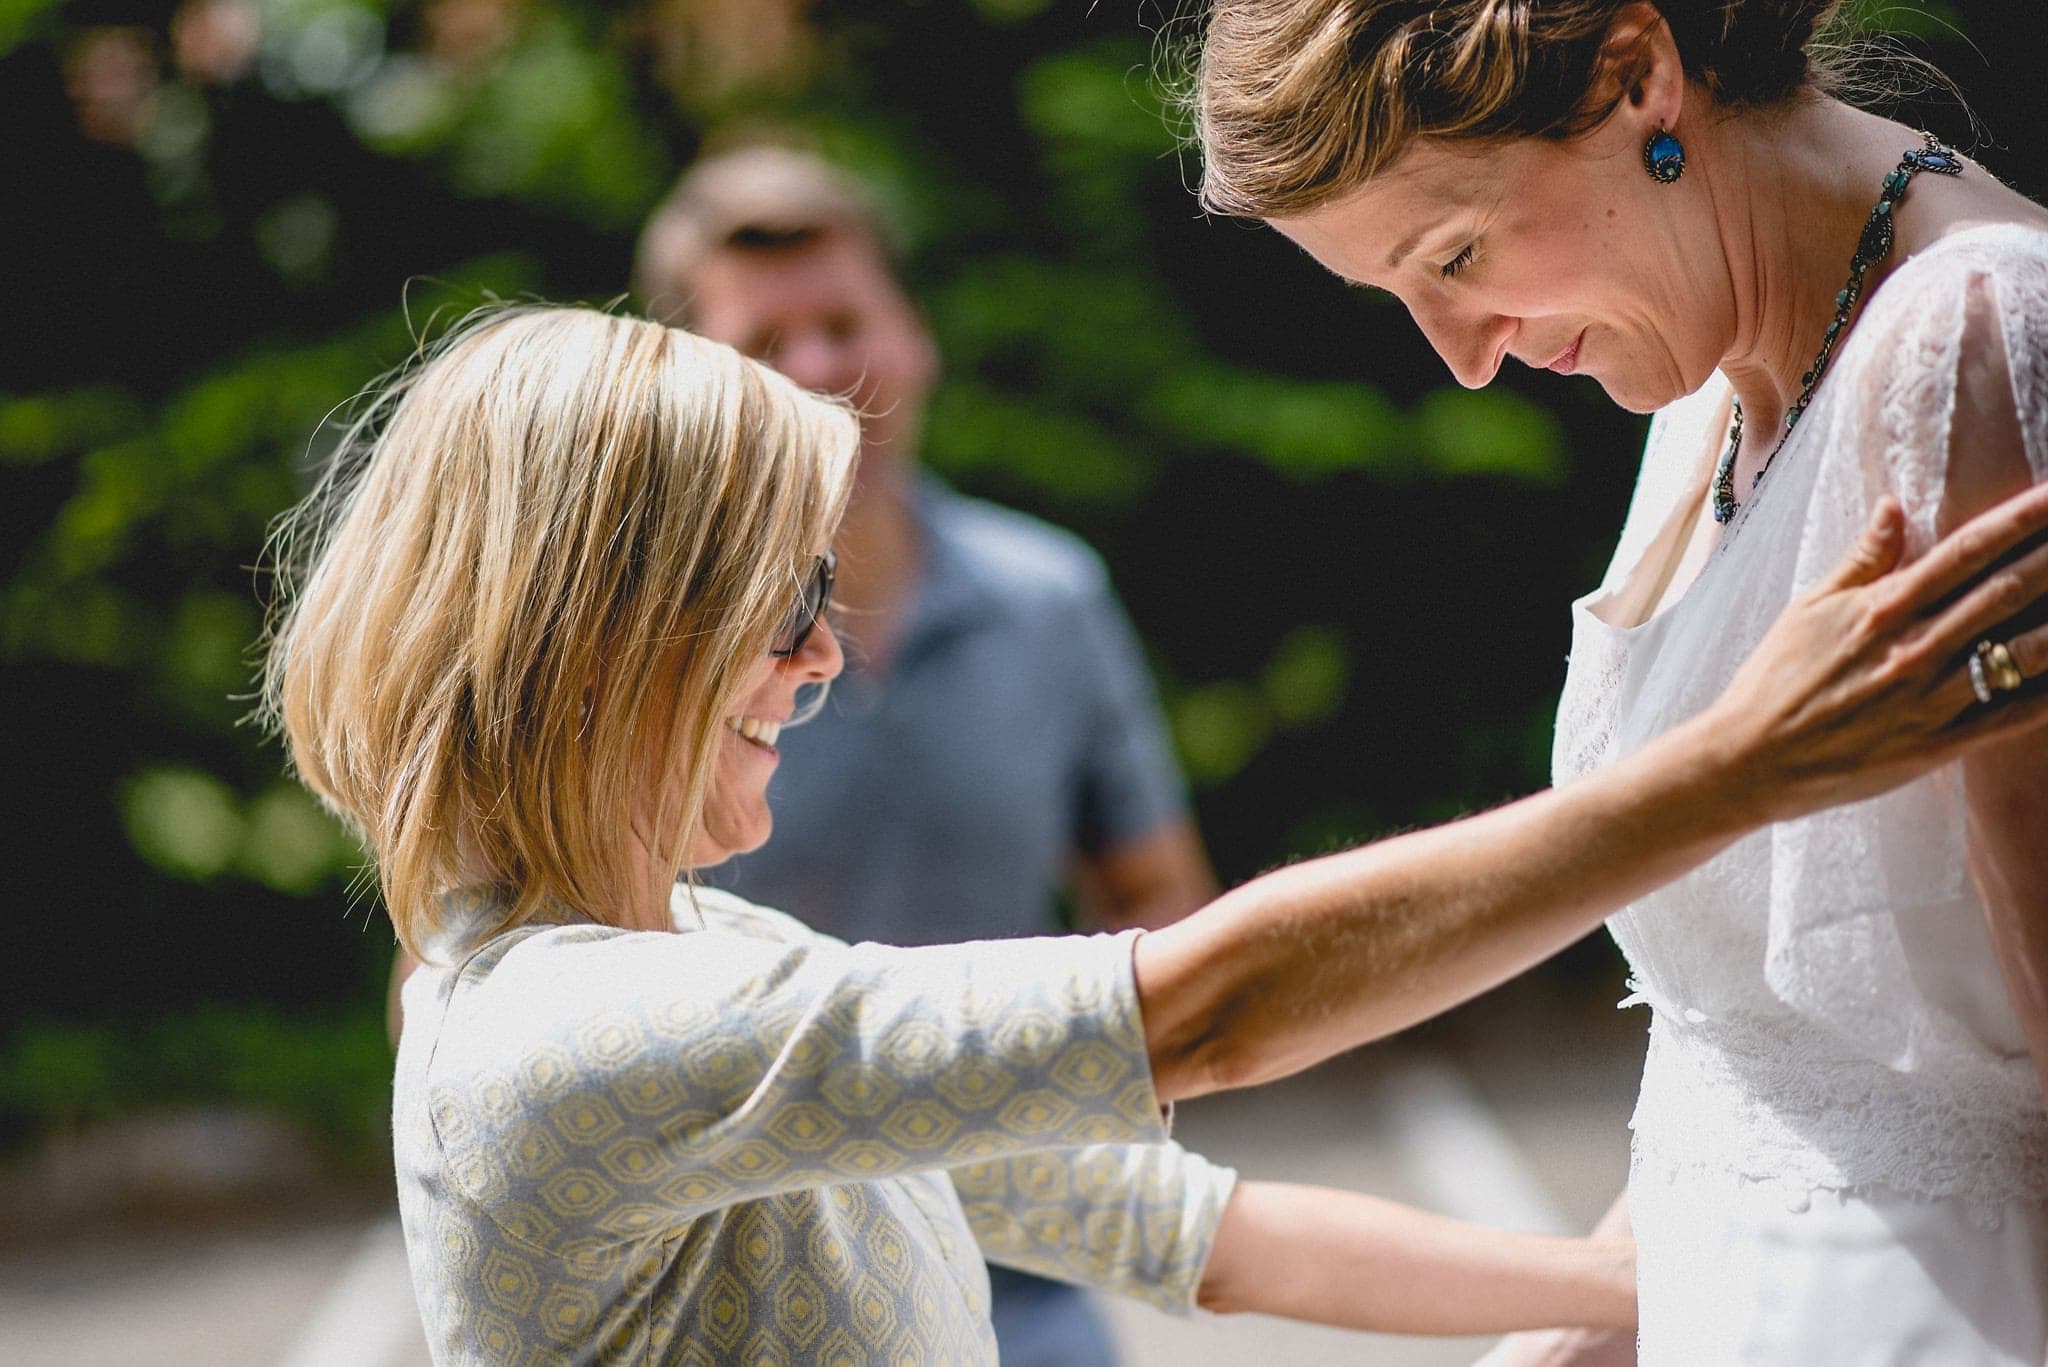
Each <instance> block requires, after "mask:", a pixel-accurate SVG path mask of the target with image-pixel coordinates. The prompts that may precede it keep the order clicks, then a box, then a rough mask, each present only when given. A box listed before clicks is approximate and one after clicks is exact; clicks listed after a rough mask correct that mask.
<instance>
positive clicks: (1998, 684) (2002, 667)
mask: <svg viewBox="0 0 2048 1367" xmlns="http://www.w3.org/2000/svg"><path fill="white" fill-rule="evenodd" d="M1972 660H1973V661H1974V662H1975V663H1976V664H1977V668H1976V669H1973V670H1971V671H1970V672H1971V677H1972V682H1974V681H1975V678H1976V675H1977V673H1978V671H1979V670H1981V671H1982V673H1983V678H1984V682H1985V684H1986V685H1987V688H1988V691H1990V692H1992V693H2011V692H2014V691H2015V690H2017V689H2018V688H2019V687H2020V685H2022V684H2024V683H2025V682H2026V681H2027V676H2026V675H2024V674H2022V673H2020V667H2019V665H2017V664H2015V663H2014V662H2013V658H2012V651H2011V650H2009V649H2007V647H2006V644H2005V642H2003V641H1979V642H1977V649H1976V652H1975V654H1974V655H1973V656H1972ZM1987 701H1988V700H1987Z"/></svg>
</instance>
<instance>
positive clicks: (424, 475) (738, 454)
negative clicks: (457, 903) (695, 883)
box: [263, 306, 859, 957]
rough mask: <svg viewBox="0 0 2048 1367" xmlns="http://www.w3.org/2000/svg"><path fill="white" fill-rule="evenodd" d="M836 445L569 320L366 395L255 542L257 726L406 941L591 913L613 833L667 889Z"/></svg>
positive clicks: (480, 333) (459, 346)
mask: <svg viewBox="0 0 2048 1367" xmlns="http://www.w3.org/2000/svg"><path fill="white" fill-rule="evenodd" d="M858 446H859V432H858V428H857V426H856V424H855V421H854V418H853V416H852V414H851V413H849V412H848V411H847V410H846V409H845V408H844V407H843V406H842V405H839V404H837V403H834V402H833V401H831V400H829V399H823V398H818V397H816V396H814V395H810V394H807V393H805V392H804V391H802V390H800V389H798V388H797V387H796V386H795V385H793V384H791V383H790V382H789V381H787V380H785V379H783V378H782V377H781V376H779V375H777V374H775V373H774V372H773V371H771V370H769V369H768V368H767V367H766V366H762V365H759V364H756V363H755V362H753V361H749V360H747V359H746V358H745V357H743V356H741V355H739V354H738V353H737V352H735V351H733V350H732V349H731V348H729V347H724V346H720V345H718V344H716V343H713V342H708V341H705V340H704V339H702V338H700V337H694V336H692V335H690V334H689V333H687V332H682V331H679V330H676V329H673V328H666V327H662V326H660V325H658V324H654V323H647V322H642V321H639V320H637V319H631V318H621V317H616V316H613V315H610V314H604V313H599V312H596V311H594V310H591V309H582V308H560V307H548V306H520V307H512V308H498V309H492V310H489V311H486V312H484V313H482V314H480V315H478V316H476V317H474V318H472V319H471V320H469V321H467V322H466V323H464V324H462V325H460V326H458V327H457V328H456V329H455V330H454V331H453V332H452V333H451V334H450V335H449V336H447V337H446V338H444V339H443V340H442V341H441V342H440V343H439V344H438V345H437V346H436V347H435V348H433V349H432V351H431V352H430V353H429V354H428V355H427V356H426V357H425V359H424V360H423V361H422V362H421V363H419V364H418V365H417V366H415V367H414V368H412V369H411V370H410V371H409V372H407V373H405V374H403V375H401V376H400V377H399V378H398V379H397V380H395V381H393V382H392V383H390V384H388V385H386V386H384V387H383V388H382V389H381V390H380V391H378V392H377V393H376V394H375V395H374V397H373V399H372V401H371V402H370V403H369V405H368V406H367V410H366V411H365V412H364V414H363V415H362V416H361V418H360V419H359V420H358V421H357V422H356V423H355V424H354V425H353V427H352V428H351V429H350V431H349V433H348V434H347V437H346V439H345V441H344V444H343V457H342V458H341V459H339V460H337V461H335V462H334V463H333V464H331V465H330V466H329V473H328V474H327V475H326V476H325V477H324V478H323V480H322V482H321V484H320V486H319V487H318V488H316V490H315V491H314V493H313V494H312V495H311V496H310V497H309V498H308V499H307V500H306V502H305V503H303V504H301V505H300V506H299V507H298V508H297V509H295V510H294V511H293V512H292V513H291V514H289V515H288V516H287V518H286V520H285V521H284V523H283V524H282V525H281V528H280V530H279V532H278V534H277V539H276V546H277V551H276V558H277V563H278V569H279V581H280V592H279V595H278V602H277V604H276V608H275V611H274V616H273V623H272V627H271V630H270V633H269V636H268V639H267V647H268V649H267V658H266V659H265V661H264V693H263V716H264V719H265V720H266V721H267V722H268V723H269V724H270V725H271V726H272V727H273V728H274V729H276V730H277V731H280V732H282V733H283V735H284V738H285V741H286V743H287V745H288V747H289V749H290V753H291V759H292V763H293V765H294V767H295V768H296V769H297V771H298V775H299V778H300V780H301V781H302V782H304V783H305V785H306V786H307V787H308V788H310V789H311V790H312V791H313V792H314V794H315V795H316V796H318V797H319V798H320V799H321V800H322V801H323V802H325V803H326V804H327V805H328V806H329V807H331V808H332V809H333V810H335V811H336V812H338V813H340V814H341V815H342V816H343V817H344V818H345V819H347V820H348V821H349V822H350V823H351V824H352V825H353V826H355V827H356V829H357V830H358V831H359V832H360V833H361V834H362V835H363V837H364V839H365V841H366V843H367V844H368V845H369V847H370V849H371V851H372V852H373V854H374V855H375V858H376V862H377V875H378V880H379V882H380V883H381V885H382V889H383V893H384V901H385V905H386V907H387V909H388V910H389V911H390V913H391V920H392V924H393V925H394V926H395V927H396V928H397V931H398V938H399V940H400V941H401V942H402V943H403V944H404V945H405V947H406V948H407V949H409V950H411V951H412V952H413V953H414V954H416V955H419V956H421V957H430V956H431V954H432V952H433V942H434V938H435V937H434V934H433V932H434V931H435V930H436V929H437V928H438V927H439V926H440V925H441V924H442V913H443V911H444V909H445V908H444V900H443V894H445V893H446V892H448V891H450V890H451V889H453V888H455V887H457V886H458V885H465V884H471V883H487V884H491V885H493V886H495V887H496V888H497V889H498V890H499V892H500V893H501V894H502V895H503V902H504V905H505V907H506V912H505V917H504V922H503V923H504V924H518V923H519V922H521V921H524V920H526V919H528V918H530V917H531V916H533V915H534V914H535V913H536V912H537V911H538V910H539V909H540V908H542V907H544V906H547V905H549V904H559V905H565V906H569V907H573V908H576V909H577V910H579V911H581V912H583V913H584V914H586V915H589V916H591V917H593V918H595V919H597V920H599V921H603V922H607V923H617V920H618V919H620V918H623V916H624V914H625V912H624V909H625V908H627V907H629V906H630V905H631V904H632V902H633V901H634V899H635V898H636V897H638V896H641V895H644V893H645V889H644V888H642V887H638V886H636V885H635V884H634V881H633V879H634V873H633V869H634V863H633V859H632V857H631V853H630V839H631V832H632V826H633V818H634V817H635V816H636V815H638V816H643V817H650V818H651V819H652V822H653V832H654V834H653V836H652V837H651V838H652V839H653V840H654V841H655V842H657V846H656V848H654V849H652V850H651V851H650V853H651V854H652V857H653V859H654V860H655V861H656V868H655V869H654V870H652V871H651V872H653V873H654V874H657V875H659V874H661V873H662V872H664V869H663V867H662V866H663V865H666V869H665V872H666V873H667V875H668V877H669V878H670V879H673V878H674V876H675V875H676V874H677V873H678V872H679V871H680V869H681V867H682V864H683V861H684V857H685V851H686V850H687V847H688V843H689V837H690V833H691V832H692V831H693V830H694V829H695V828H696V826H697V823H698V821H699V820H700V819H701V815H702V812H703V806H704V800H705V796H706V793H707V790H708V785H709V781H710V776H711V773H712V770H713V756H714V755H715V754H716V750H717V747H718V745H719V744H720V741H721V737H722V728H723V726H724V723H725V719H726V718H727V716H728V715H729V714H730V713H731V711H732V710H733V708H734V707H736V706H737V705H738V702H739V693H740V690H741V689H743V688H744V687H745V685H746V683H747V681H748V678H749V673H750V671H751V670H752V669H753V668H754V667H755V665H756V664H757V662H758V661H759V660H760V658H761V655H762V653H763V652H764V651H766V650H767V648H768V644H769V641H770V639H771V638H772V636H773V633H774V631H775V628H776V625H777V624H778V623H779V622H780V620H781V619H782V617H783V616H784V614H785V613H786V612H787V611H788V608H789V604H790V601H791V598H792V596H793V594H794V593H795V591H796V587H797V585H798V583H799V582H800V576H801V575H802V574H803V573H804V572H806V571H807V570H808V568H809V565H810V559H811V556H812V554H813V553H814V552H815V551H816V549H817V547H818V546H820V545H821V544H823V543H824V542H825V541H826V540H828V539H829V537H830V534H831V532H832V529H833V528H834V527H835V526H836V525H837V523H838V520H839V516H840V512H841V509H842V508H843V506H844V503H845V499H846V496H847V491H848V489H849V487H850V485H851V481H852V465H853V459H854V453H855V451H856V450H857V449H858ZM667 755H687V756H688V760H689V763H688V765H687V773H688V775H689V777H688V781H687V783H686V784H685V785H683V787H684V791H681V792H674V791H670V789H673V788H675V787H676V786H677V785H675V784H670V783H663V782H661V781H660V780H659V777H658V776H657V775H656V774H654V773H653V772H651V770H650V764H651V762H652V761H651V757H653V756H667ZM636 802H637V803H641V804H643V805H641V806H639V807H637V808H636V807H635V806H634V804H635V803H636ZM649 806H651V807H652V808H653V810H651V811H649V810H648V807H649ZM664 886H665V884H664Z"/></svg>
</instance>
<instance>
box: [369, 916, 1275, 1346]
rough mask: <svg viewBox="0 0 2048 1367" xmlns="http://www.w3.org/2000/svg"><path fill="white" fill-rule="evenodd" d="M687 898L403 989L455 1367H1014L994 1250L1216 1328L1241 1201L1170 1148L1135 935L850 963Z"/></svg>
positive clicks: (521, 932)
mask: <svg viewBox="0 0 2048 1367" xmlns="http://www.w3.org/2000/svg"><path fill="white" fill-rule="evenodd" d="M695 901H696V906H695V908H693V907H692V906H691V903H690V900H689V895H688V894H687V893H685V892H680V891H679V892H678V894H677V899H676V903H675V907H674V912H675V915H676V920H677V928H678V930H679V931H681V932H683V933H680V934H673V935H670V934H648V933H644V932H643V933H635V932H629V931H623V930H618V929H614V928H611V927H606V926H599V925H595V924H592V923H590V922H587V921H578V920H566V921H565V922H564V923H562V924H546V925H527V926H522V927H520V928H518V929H515V930H511V931H507V932H504V933H502V934H499V935H496V936H493V937H491V938H489V939H487V940H484V941H483V942H482V943H481V944H480V945H479V946H477V947H475V948H473V949H471V950H469V951H468V952H467V953H466V955H464V956H456V957H454V958H453V959H452V961H451V962H449V963H447V964H431V963H430V964H428V965H426V966H424V967H422V969H421V970H420V971H419V972H417V973H416V974H414V975H413V977H412V978H411V979H410V980H409V981H408V982H407V983H406V985H405V1030H404V1034H403V1036H402V1038H401V1040H400V1044H399V1051H398V1073H397V1081H396V1097H395V1103H394V1107H393V1118H392V1128H393V1133H394V1140H395V1147H396V1157H397V1169H398V1185H399V1208H400V1212H401V1214H402V1216H403V1218H404V1224H405V1233H406V1243H407V1249H408V1255H409V1258H410V1260H411V1264H412V1275H413V1284H414V1288H415V1290H416V1292H417V1293H418V1296H419V1300H420V1308H421V1312H422V1317H423V1319H424V1321H425V1324H426V1328H427V1336H428V1340H429V1342H430V1343H431V1345H432V1347H433V1350H434V1354H435V1358H436V1361H438V1362H442V1363H517V1364H521V1365H522V1367H525V1365H526V1364H542V1363H612V1362H622V1363H623V1362H632V1363H645V1362H662V1363H693V1364H694V1363H704V1364H710V1363H728V1362H747V1363H756V1362H790V1361H804V1362H819V1363H878V1364H879V1363H884V1362H887V1363H924V1362H947V1363H991V1364H992V1363H994V1362H995V1360H996V1347H995V1339H994V1336H993V1334H992V1332H991V1330H990V1327H989V1320H988V1276H987V1271H986V1269H985V1267H984V1266H983V1264H982V1257H983V1256H984V1255H986V1256H987V1257H989V1258H992V1259H995V1260H997V1261H1000V1262H1002V1263H1005V1264H1008V1265H1011V1266H1015V1267H1021V1268H1025V1269H1027V1270H1030V1271H1033V1272H1039V1273H1043V1274H1046V1275H1051V1276H1057V1277H1061V1278H1064V1279H1066V1280H1070V1281H1078V1282H1084V1283H1087V1284H1090V1285H1094V1286H1098V1287H1102V1288H1105V1289H1108V1290H1114V1291H1120V1292H1123V1293H1125V1294H1129V1295H1134V1296H1137V1297H1139V1298H1141V1299H1144V1300H1147V1301H1150V1302H1152V1303H1153V1304H1155V1305H1159V1306H1161V1307H1162V1308H1165V1309H1169V1310H1177V1311H1183V1312H1184V1311H1185V1310H1187V1309H1188V1308H1189V1307H1191V1306H1192V1305H1193V1302H1194V1295H1195V1290H1196V1287H1197V1285H1198V1284H1199V1282H1200V1279H1201V1273H1202V1268H1203V1265H1204V1263H1205V1262H1206V1260H1207V1258H1208V1252H1209V1247H1210V1243H1211V1240H1212V1239H1213V1237H1214V1234H1215V1229H1216V1223H1217V1220H1218V1219H1219V1217H1220V1216H1221V1214H1222V1210H1223V1205H1224V1202H1225V1201H1226V1200H1227V1199H1228V1197H1229V1194H1230V1190H1231V1187H1232V1183H1233V1182H1234V1180H1235V1177H1234V1174H1233V1173H1231V1172H1230V1171H1229V1170H1227V1169H1224V1168H1219V1167H1216V1166H1214V1165H1212V1164H1210V1163H1208V1162H1206V1161H1204V1160H1203V1159H1201V1158H1198V1157H1196V1156H1195V1155H1193V1154H1190V1153H1188V1152H1186V1151H1185V1150H1183V1149H1181V1148H1180V1147H1179V1146H1178V1145H1176V1144H1173V1143H1171V1142H1169V1141H1168V1140H1167V1139H1166V1133H1165V1127H1164V1121H1163V1119H1162V1115H1161V1111H1160V1108H1159V1104H1158V1099H1157V1097H1156V1095H1155V1094H1154V1092H1153V1089H1152V1079H1151V1072H1150V1067H1149V1064H1148V1061H1147V1057H1146V1053H1145V1042H1144V1032H1143V1029H1142V1027H1141V1025H1140V1022H1139V1018H1138V1005H1137V992H1136V985H1135V980H1134V978H1133V975H1132V970H1131V940H1132V938H1133V937H1134V936H1135V934H1136V932H1127V933H1125V934H1123V935H1119V936H1114V937H1110V936H1095V937H1089V938H1079V937H1070V938H1059V939H1036V940H1010V941H1003V942H1000V943H998V942H982V943H975V944H964V945H943V946H935V947H932V948H924V949H897V948H889V947H885V946H880V945H872V944H864V945H854V946H848V945H845V944H842V943H841V942H839V941H836V940H833V939H830V938H829V937H826V936H823V935H819V934H818V933H816V932H815V931H812V930H809V929H808V928H806V927H805V926H803V925H802V924H801V923H799V922H797V921H795V920H793V919H791V918H790V917H787V916H783V915H782V914H780V913H779V912H772V911H767V910H764V909H762V908H759V907H755V906H753V905H751V904H749V903H747V902H744V901H742V900H740V899H739V898H737V897H734V896H731V895H730V894H726V893H721V892H717V891H714V890H709V889H700V890H698V891H697V892H696V894H695ZM475 909H476V910H482V909H483V908H481V907H478V908H475ZM700 912H701V922H700V920H699V913H700ZM977 1246H978V1247H977Z"/></svg>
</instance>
